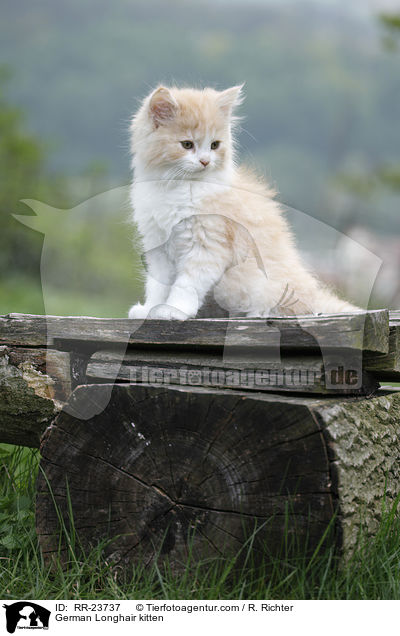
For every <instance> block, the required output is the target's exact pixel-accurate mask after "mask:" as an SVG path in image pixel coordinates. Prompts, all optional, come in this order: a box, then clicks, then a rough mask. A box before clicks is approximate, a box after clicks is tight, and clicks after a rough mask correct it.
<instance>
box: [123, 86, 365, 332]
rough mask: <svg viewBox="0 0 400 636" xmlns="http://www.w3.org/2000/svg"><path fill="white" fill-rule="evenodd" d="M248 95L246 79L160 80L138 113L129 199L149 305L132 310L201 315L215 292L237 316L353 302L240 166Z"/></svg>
mask: <svg viewBox="0 0 400 636" xmlns="http://www.w3.org/2000/svg"><path fill="white" fill-rule="evenodd" d="M241 100H242V87H240V86H235V87H232V88H229V89H227V90H226V91H222V92H219V91H215V90H213V89H211V88H205V89H204V90H195V89H178V88H166V87H163V86H160V87H158V88H157V89H156V90H155V91H153V92H152V93H151V94H150V95H149V96H148V97H146V99H145V100H144V101H143V103H142V105H141V107H140V109H139V110H138V112H137V113H136V115H135V116H134V118H133V122H132V155H133V161H132V165H133V169H134V181H133V185H132V191H131V195H132V196H131V199H132V206H133V219H134V221H135V222H136V223H137V225H138V228H139V232H140V233H141V236H142V239H143V247H144V251H145V257H146V262H147V277H146V299H145V303H144V304H136V305H134V306H133V307H132V308H131V309H130V311H129V317H130V318H146V317H148V316H149V317H152V318H164V319H179V320H184V319H185V318H192V317H195V316H196V314H197V311H198V310H199V308H200V307H201V305H202V303H203V301H204V298H205V296H206V294H207V293H208V292H209V291H213V292H214V296H215V299H216V301H217V302H218V303H219V304H220V305H221V306H222V307H224V308H225V309H227V310H228V311H229V312H230V313H231V314H232V315H245V316H269V315H296V314H297V315H298V314H307V313H319V312H322V313H335V312H344V311H353V310H354V309H356V308H355V307H354V306H353V305H351V304H350V303H348V302H346V301H344V300H341V299H339V298H337V297H336V296H335V295H334V294H332V293H331V292H330V291H329V290H328V289H326V288H325V287H324V286H323V285H322V284H321V283H320V282H319V281H318V280H317V278H316V277H315V276H314V275H313V274H312V273H311V272H309V271H308V270H307V268H306V267H305V265H304V263H303V262H302V260H301V258H300V255H299V252H298V251H297V249H296V247H295V244H294V241H293V237H292V234H291V231H290V229H289V227H288V224H287V222H286V219H285V218H284V216H283V213H282V211H281V209H280V206H279V203H278V202H277V201H276V200H275V199H274V196H275V193H274V192H273V190H272V189H271V188H269V187H268V186H267V185H266V184H265V183H264V182H263V181H261V180H260V179H259V178H258V177H257V176H255V175H254V174H253V173H252V172H250V171H249V170H247V169H245V168H243V167H237V166H236V164H235V160H234V155H235V153H234V139H233V131H234V127H235V123H236V118H235V114H234V111H235V108H236V106H237V105H238V104H239V103H240V102H241ZM182 141H192V143H193V148H190V149H187V148H184V147H183V145H182V143H181V142H182ZM215 141H219V142H220V143H219V147H218V148H215V149H212V146H211V144H212V142H215Z"/></svg>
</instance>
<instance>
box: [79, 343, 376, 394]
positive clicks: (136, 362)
mask: <svg viewBox="0 0 400 636" xmlns="http://www.w3.org/2000/svg"><path fill="white" fill-rule="evenodd" d="M353 367H355V368H353ZM358 373H359V370H358V368H357V366H356V365H352V359H351V358H350V359H349V360H348V359H346V357H345V356H337V355H336V356H332V358H331V360H330V362H329V358H328V357H327V356H325V359H322V358H321V357H315V356H312V355H310V356H302V357H301V356H291V357H285V358H284V357H282V358H281V360H280V361H276V360H271V361H265V360H260V359H258V360H257V359H256V360H254V359H252V358H247V359H246V358H243V357H241V358H237V359H236V360H235V359H232V358H231V359H229V360H228V361H225V360H224V358H223V356H222V355H217V354H215V353H214V354H213V353H208V352H204V353H201V352H179V351H174V352H169V351H146V350H132V349H129V350H128V351H127V352H126V354H125V356H124V358H123V360H122V362H121V356H120V353H119V352H113V351H112V350H105V351H104V350H103V351H97V352H96V353H95V354H93V355H92V357H91V358H90V361H89V363H88V366H87V369H86V381H87V382H93V381H97V382H98V381H100V382H110V381H112V380H114V379H116V380H117V381H124V382H130V383H139V384H140V383H142V382H144V383H150V384H158V385H164V386H166V385H170V384H181V385H188V386H210V387H220V388H221V387H222V388H223V387H225V388H235V389H250V390H256V391H285V392H300V393H320V394H332V393H333V394H339V393H341V394H348V393H350V394H357V393H360V394H370V393H372V392H373V391H375V390H376V389H377V388H378V383H377V381H376V380H375V379H374V378H373V377H372V376H371V375H370V374H368V373H365V372H363V373H362V377H360V378H359V377H358Z"/></svg>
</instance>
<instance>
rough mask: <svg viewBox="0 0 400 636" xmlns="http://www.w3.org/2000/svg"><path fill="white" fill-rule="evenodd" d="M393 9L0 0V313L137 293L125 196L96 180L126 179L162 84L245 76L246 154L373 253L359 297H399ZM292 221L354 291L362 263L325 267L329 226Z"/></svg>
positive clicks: (139, 276)
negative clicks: (33, 206) (323, 236)
mask: <svg viewBox="0 0 400 636" xmlns="http://www.w3.org/2000/svg"><path fill="white" fill-rule="evenodd" d="M396 15H400V6H399V3H396V2H391V1H390V0H374V1H372V0H371V1H370V2H364V1H363V0H354V2H352V3H349V2H346V3H344V2H342V1H341V0H329V1H328V0H314V1H311V0H307V1H306V0H305V1H303V0H282V1H280V2H278V1H273V0H258V2H248V1H245V0H243V1H240V0H236V1H232V0H231V1H228V0H226V1H223V0H219V1H216V0H199V1H196V2H195V1H194V0H171V1H168V2H165V1H164V0H147V1H146V2H142V1H140V2H139V1H138V0H113V2H112V3H110V2H108V1H106V0H86V1H85V2H83V3H82V2H81V1H79V2H78V0H68V1H67V0H37V1H35V2H32V1H31V0H19V1H18V2H15V1H14V0H3V2H2V6H1V20H0V65H1V66H0V68H1V71H0V214H1V234H0V266H1V273H2V276H1V283H0V314H4V313H8V312H26V313H44V311H45V310H46V312H47V313H54V314H62V315H81V314H90V315H98V316H125V315H126V312H127V310H128V308H129V306H130V305H131V304H132V303H133V302H135V301H136V300H138V299H139V298H140V296H141V294H142V289H143V271H142V267H141V259H140V254H139V250H138V241H137V237H136V236H135V230H134V228H132V227H131V225H130V224H129V222H128V219H129V204H128V198H127V197H125V200H124V199H123V198H122V202H121V200H120V199H119V200H118V203H116V204H115V206H114V205H113V203H112V199H110V200H108V199H106V202H105V203H104V198H103V197H100V198H98V197H95V195H98V194H99V193H101V192H104V191H108V190H110V189H113V188H116V187H119V186H123V185H125V184H127V183H128V182H129V179H130V168H129V153H128V126H129V118H130V116H131V113H132V112H133V111H134V110H135V109H136V108H137V105H138V103H139V101H140V99H142V98H143V97H144V95H146V94H147V93H148V92H149V90H150V89H151V88H153V87H154V86H155V85H157V84H158V83H160V82H163V83H166V84H169V83H177V84H179V85H182V84H186V85H193V86H198V87H201V86H205V85H211V86H214V87H215V88H220V89H223V88H226V87H228V86H230V85H233V84H237V83H241V82H243V81H245V82H246V95H247V97H246V101H245V103H244V105H243V106H242V107H241V114H242V115H244V116H245V120H244V121H243V122H242V126H241V129H240V139H239V141H240V156H241V159H242V160H243V161H247V162H248V163H250V164H251V165H253V166H256V167H257V169H258V170H259V171H260V172H261V173H262V174H264V175H265V176H266V177H267V178H268V179H269V180H270V181H271V182H272V183H273V184H274V185H275V186H276V187H277V189H278V191H279V199H280V200H281V201H282V202H284V203H286V204H288V205H289V206H292V207H294V208H298V209H299V210H302V211H303V212H305V213H307V214H308V215H310V216H311V217H314V218H315V219H318V220H320V221H323V222H324V223H327V224H329V225H330V226H332V227H333V228H335V229H336V230H338V231H339V232H342V233H344V234H346V235H349V236H351V237H352V238H353V239H354V240H355V241H357V242H360V243H361V244H362V245H364V246H365V247H366V248H368V250H370V251H371V252H372V253H374V254H377V255H378V256H379V257H380V258H381V260H382V268H381V271H380V273H379V275H378V278H377V280H376V284H375V287H374V291H373V295H372V297H371V302H370V306H371V307H374V306H388V307H393V308H394V307H400V283H399V279H400V276H399V274H400V229H399V228H400V224H399V191H400V123H399V115H400V49H399V46H398V43H399V35H398V34H399V33H400V29H399V26H400V20H399V19H398V18H397V17H396ZM92 197H95V198H94V199H92ZM21 199H32V200H38V201H42V202H44V203H45V204H47V206H50V207H48V208H46V212H45V213H43V214H42V213H41V212H40V213H39V216H40V217H41V221H40V224H39V225H40V230H41V232H38V231H35V230H34V229H32V228H29V227H26V225H23V224H21V223H20V222H18V220H16V219H15V218H14V217H13V216H12V215H13V214H19V215H22V214H32V211H30V210H29V208H28V207H27V206H26V205H25V204H23V203H21ZM88 199H89V200H91V201H92V203H91V204H90V205H89V206H86V207H84V208H80V207H79V206H80V205H81V204H82V203H83V202H85V201H87V200H88ZM53 208H54V209H53ZM62 210H65V211H64V212H63V211H62ZM80 212H82V214H81V213H80ZM296 229H297V230H298V232H299V237H298V240H299V243H300V245H301V246H302V247H304V249H305V250H307V247H310V246H311V247H312V252H313V255H312V257H311V260H312V261H313V264H314V266H315V267H316V268H317V269H319V265H318V263H322V264H321V266H320V269H321V271H323V274H324V277H325V279H326V280H328V281H331V282H333V283H335V284H336V285H337V286H338V287H339V288H341V289H342V291H343V292H344V293H345V294H346V295H347V296H349V297H350V298H352V299H353V300H355V301H357V290H358V286H359V283H360V278H362V276H363V274H364V273H365V269H366V267H367V265H365V264H363V263H362V262H361V261H360V259H358V260H357V258H355V260H354V263H353V262H352V261H351V262H352V265H351V267H353V270H354V272H355V273H356V275H355V276H352V277H349V276H348V275H347V273H346V272H347V271H348V264H347V268H346V267H342V266H341V259H340V258H337V259H336V261H335V260H334V259H333V260H331V261H330V262H332V263H333V265H330V266H329V267H328V266H327V264H326V262H327V260H328V259H326V258H325V257H326V253H324V247H323V241H319V240H318V237H316V236H310V232H304V236H302V232H301V227H299V228H296ZM43 233H45V235H46V239H45V255H46V256H45V263H44V264H45V272H44V274H43V277H42V278H43V290H42V280H41V271H40V260H41V254H42V248H43ZM346 258H347V257H346ZM324 259H325V262H324V263H323V261H324ZM342 260H343V258H342ZM42 273H43V272H42Z"/></svg>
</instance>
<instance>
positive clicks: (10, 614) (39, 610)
mask: <svg viewBox="0 0 400 636" xmlns="http://www.w3.org/2000/svg"><path fill="white" fill-rule="evenodd" d="M3 607H4V608H5V610H6V629H7V632H8V633H9V634H14V632H15V630H16V629H48V628H49V619H50V614H51V612H50V610H48V609H46V608H45V607H42V606H41V605H38V604H37V603H32V602H31V601H18V602H16V603H11V604H10V605H7V604H5V605H3Z"/></svg>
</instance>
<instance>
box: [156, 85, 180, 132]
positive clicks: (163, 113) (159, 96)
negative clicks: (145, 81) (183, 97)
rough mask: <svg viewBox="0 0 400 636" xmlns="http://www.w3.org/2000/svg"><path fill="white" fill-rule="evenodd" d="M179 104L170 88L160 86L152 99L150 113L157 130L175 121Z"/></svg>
mask: <svg viewBox="0 0 400 636" xmlns="http://www.w3.org/2000/svg"><path fill="white" fill-rule="evenodd" d="M177 110H178V103H177V101H176V99H175V98H174V97H173V96H172V94H171V92H170V91H169V90H168V88H165V87H164V86H159V87H158V88H157V89H156V90H155V91H154V93H153V94H152V95H151V97H150V103H149V112H150V117H151V118H152V120H153V122H154V124H155V126H156V128H158V126H160V125H162V124H164V123H166V122H167V121H170V120H171V119H173V118H174V117H175V115H176V111H177Z"/></svg>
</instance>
